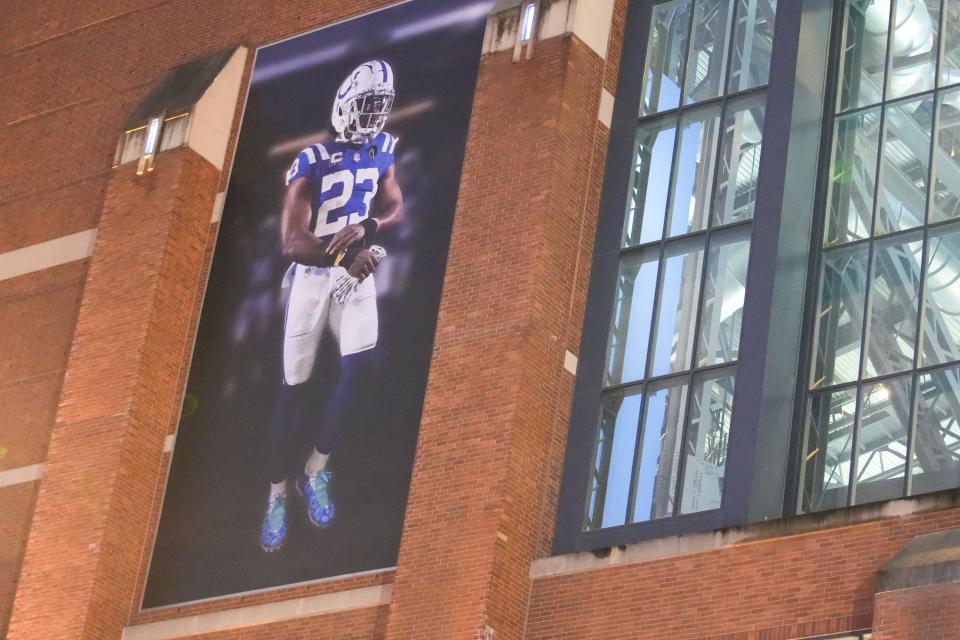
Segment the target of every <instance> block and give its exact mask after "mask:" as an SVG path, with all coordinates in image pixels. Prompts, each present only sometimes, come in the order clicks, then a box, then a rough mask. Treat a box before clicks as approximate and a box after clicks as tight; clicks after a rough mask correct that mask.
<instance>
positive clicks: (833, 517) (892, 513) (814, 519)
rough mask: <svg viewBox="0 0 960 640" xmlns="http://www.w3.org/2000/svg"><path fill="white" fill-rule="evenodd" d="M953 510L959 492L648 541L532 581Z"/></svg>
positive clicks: (539, 567)
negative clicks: (887, 519)
mask: <svg viewBox="0 0 960 640" xmlns="http://www.w3.org/2000/svg"><path fill="white" fill-rule="evenodd" d="M954 507H960V490H958V489H952V490H950V491H942V492H939V493H932V494H928V495H924V496H917V497H912V498H904V499H902V500H891V501H889V502H878V503H876V504H869V505H863V506H859V507H850V508H847V509H838V510H836V511H830V512H827V513H813V514H807V515H802V516H795V517H791V518H783V519H781V520H771V521H769V522H758V523H755V524H749V525H745V526H743V527H733V528H729V529H722V530H719V531H712V532H706V533H693V534H688V535H681V536H671V537H669V538H659V539H656V540H645V541H643V542H638V543H636V544H630V545H624V546H617V547H606V548H603V549H595V550H593V551H581V552H578V553H570V554H566V555H562V556H552V557H549V558H541V559H539V560H535V561H534V562H533V563H532V564H531V566H530V577H531V578H533V579H537V578H548V577H551V576H559V575H567V574H573V573H582V572H584V571H596V570H598V569H605V568H608V567H614V566H619V565H624V564H638V563H642V562H651V561H653V560H662V559H664V558H671V557H676V556H684V555H692V554H696V553H703V552H706V551H713V550H715V549H722V548H724V547H730V546H733V545H737V544H747V543H751V542H762V541H764V540H770V539H773V538H783V537H786V536H794V535H801V534H805V533H813V532H816V531H822V530H825V529H834V528H837V527H847V526H853V525H857V524H865V523H867V522H872V521H875V520H883V519H886V518H902V517H905V516H911V515H916V514H920V513H926V512H930V511H940V510H943V509H950V508H954Z"/></svg>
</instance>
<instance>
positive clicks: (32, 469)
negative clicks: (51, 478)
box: [0, 463, 43, 487]
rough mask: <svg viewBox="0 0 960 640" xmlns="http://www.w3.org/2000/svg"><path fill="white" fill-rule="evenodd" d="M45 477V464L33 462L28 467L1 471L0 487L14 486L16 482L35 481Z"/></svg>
mask: <svg viewBox="0 0 960 640" xmlns="http://www.w3.org/2000/svg"><path fill="white" fill-rule="evenodd" d="M42 477H43V464H42V463H41V464H31V465H29V466H26V467H17V468H16V469H7V470H6V471H0V487H12V486H13V485H15V484H26V483H27V482H35V481H37V480H39V479H40V478H42Z"/></svg>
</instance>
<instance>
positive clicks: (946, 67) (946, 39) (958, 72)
mask: <svg viewBox="0 0 960 640" xmlns="http://www.w3.org/2000/svg"><path fill="white" fill-rule="evenodd" d="M944 11H945V12H946V16H945V17H944V24H943V60H942V61H941V62H940V85H941V86H946V85H948V84H956V83H958V82H960V0H944Z"/></svg>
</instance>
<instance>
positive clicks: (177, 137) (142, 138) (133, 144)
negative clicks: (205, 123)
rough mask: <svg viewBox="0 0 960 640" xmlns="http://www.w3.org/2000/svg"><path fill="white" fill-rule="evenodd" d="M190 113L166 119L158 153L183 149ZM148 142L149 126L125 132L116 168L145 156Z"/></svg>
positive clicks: (121, 139) (115, 162)
mask: <svg viewBox="0 0 960 640" xmlns="http://www.w3.org/2000/svg"><path fill="white" fill-rule="evenodd" d="M189 125H190V113H181V114H178V115H175V116H168V117H166V118H164V121H163V127H162V129H161V131H162V133H161V134H160V135H161V138H160V145H159V149H158V151H168V150H170V149H175V148H177V147H182V146H183V145H184V144H185V143H186V141H187V132H188V128H189ZM146 142H147V125H143V126H140V127H137V128H135V129H130V130H128V131H124V133H123V136H122V137H121V138H120V144H119V145H118V148H117V153H116V157H115V158H114V166H120V165H122V164H127V163H128V162H135V161H137V160H139V159H140V157H141V156H142V155H143V150H144V147H145V145H146Z"/></svg>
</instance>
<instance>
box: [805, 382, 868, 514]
mask: <svg viewBox="0 0 960 640" xmlns="http://www.w3.org/2000/svg"><path fill="white" fill-rule="evenodd" d="M856 395H857V389H856V387H851V388H849V389H841V390H837V391H827V392H824V393H817V394H815V395H814V396H813V398H812V401H811V403H810V416H809V417H808V419H807V434H806V445H805V447H804V453H805V455H804V464H803V483H802V491H803V495H802V498H801V503H800V509H801V511H803V512H804V513H809V512H812V511H824V510H827V509H835V508H837V507H843V506H845V505H846V504H847V487H848V486H849V484H850V451H851V447H852V445H853V423H854V417H855V409H856V399H857V398H856Z"/></svg>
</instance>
